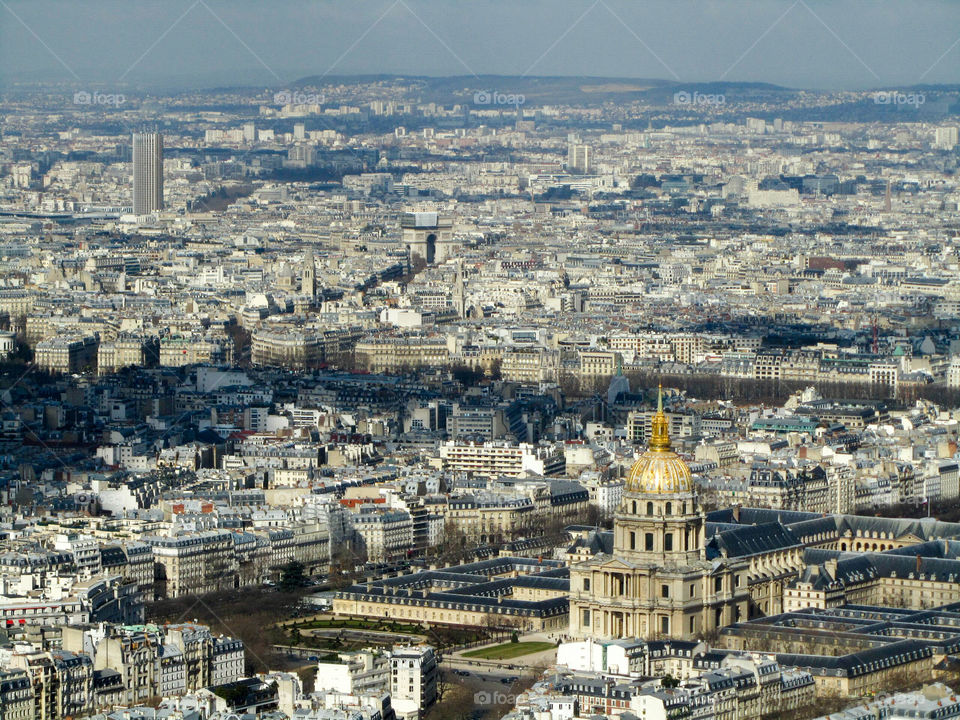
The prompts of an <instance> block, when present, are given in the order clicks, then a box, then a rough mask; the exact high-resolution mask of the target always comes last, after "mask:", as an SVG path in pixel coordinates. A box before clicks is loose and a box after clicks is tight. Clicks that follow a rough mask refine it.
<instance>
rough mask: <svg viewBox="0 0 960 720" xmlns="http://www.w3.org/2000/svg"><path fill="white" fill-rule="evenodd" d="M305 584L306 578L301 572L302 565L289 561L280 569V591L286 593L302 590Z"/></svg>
mask: <svg viewBox="0 0 960 720" xmlns="http://www.w3.org/2000/svg"><path fill="white" fill-rule="evenodd" d="M306 584H307V576H306V575H305V574H304V571H303V563H299V562H297V561H296V560H291V561H290V562H288V563H287V564H286V565H284V566H283V567H282V568H280V589H281V590H285V591H287V592H289V591H291V590H295V589H296V588H302V587H304V586H305V585H306Z"/></svg>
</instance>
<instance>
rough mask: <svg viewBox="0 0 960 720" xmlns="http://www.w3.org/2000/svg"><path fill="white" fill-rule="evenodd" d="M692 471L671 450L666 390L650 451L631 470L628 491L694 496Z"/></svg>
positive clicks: (655, 418)
mask: <svg viewBox="0 0 960 720" xmlns="http://www.w3.org/2000/svg"><path fill="white" fill-rule="evenodd" d="M692 489H693V482H692V478H691V476H690V468H689V466H688V465H687V463H685V462H684V461H683V458H681V457H680V456H679V455H677V454H676V453H675V452H673V451H672V450H671V449H670V424H669V423H668V422H667V416H666V415H664V414H663V388H662V387H661V388H660V390H659V392H658V395H657V412H656V414H655V415H654V416H653V420H652V422H651V432H650V447H649V449H648V450H647V451H646V452H645V453H644V454H643V455H641V456H640V457H639V458H638V459H637V461H636V462H635V463H634V464H633V467H632V468H630V473H629V474H628V475H627V481H626V485H625V487H624V490H626V491H627V492H638V493H654V494H662V493H685V492H691V491H692Z"/></svg>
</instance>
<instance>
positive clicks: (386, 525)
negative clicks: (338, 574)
mask: <svg viewBox="0 0 960 720" xmlns="http://www.w3.org/2000/svg"><path fill="white" fill-rule="evenodd" d="M352 520H353V529H354V531H356V533H357V535H359V536H360V538H361V542H362V543H363V547H364V549H365V550H366V552H367V558H368V559H369V560H371V561H382V560H389V559H392V558H396V557H401V556H403V555H405V554H406V552H407V550H409V549H411V548H412V547H413V519H412V518H411V517H410V513H408V512H406V511H405V510H387V509H382V508H379V507H375V506H373V505H361V506H360V511H359V512H358V513H357V514H355V515H354V516H353V518H352Z"/></svg>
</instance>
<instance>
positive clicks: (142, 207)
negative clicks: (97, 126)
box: [133, 133, 163, 215]
mask: <svg viewBox="0 0 960 720" xmlns="http://www.w3.org/2000/svg"><path fill="white" fill-rule="evenodd" d="M162 209H163V136H162V135H161V134H160V133H134V134H133V214H134V215H149V214H150V213H154V212H157V211H158V210H162Z"/></svg>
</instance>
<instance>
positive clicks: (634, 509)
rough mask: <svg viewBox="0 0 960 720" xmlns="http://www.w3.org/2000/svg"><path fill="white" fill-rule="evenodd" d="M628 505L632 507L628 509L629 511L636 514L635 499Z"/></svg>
mask: <svg viewBox="0 0 960 720" xmlns="http://www.w3.org/2000/svg"><path fill="white" fill-rule="evenodd" d="M630 507H631V508H632V509H631V510H630V512H631V513H633V514H634V515H636V514H637V501H636V500H634V501H633V504H632V505H631V506H630Z"/></svg>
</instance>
